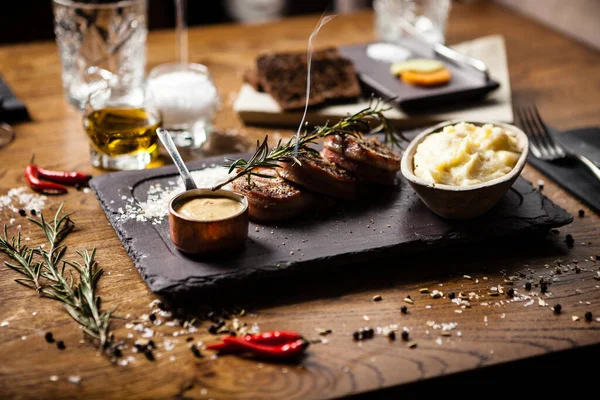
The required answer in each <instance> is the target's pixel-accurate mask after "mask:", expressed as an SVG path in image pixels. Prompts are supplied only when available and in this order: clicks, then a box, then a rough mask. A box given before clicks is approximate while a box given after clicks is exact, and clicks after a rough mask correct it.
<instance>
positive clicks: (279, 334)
mask: <svg viewBox="0 0 600 400" xmlns="http://www.w3.org/2000/svg"><path fill="white" fill-rule="evenodd" d="M241 339H242V340H245V341H247V342H250V343H258V344H264V345H269V346H274V345H282V344H286V343H291V342H295V341H296V340H299V339H302V336H300V334H299V333H297V332H292V331H273V332H265V333H260V334H257V335H246V336H243V337H242V338H241ZM231 347H232V346H228V345H227V344H226V343H224V342H222V343H215V344H211V345H209V346H207V347H206V348H207V349H209V350H219V351H235V350H237V348H238V347H237V346H236V348H231Z"/></svg>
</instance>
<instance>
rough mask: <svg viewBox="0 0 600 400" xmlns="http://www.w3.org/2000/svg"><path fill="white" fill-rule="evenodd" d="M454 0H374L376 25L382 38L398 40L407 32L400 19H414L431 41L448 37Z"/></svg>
mask: <svg viewBox="0 0 600 400" xmlns="http://www.w3.org/2000/svg"><path fill="white" fill-rule="evenodd" d="M450 7H451V3H450V0H374V1H373V8H374V9H375V27H376V31H377V35H378V36H379V39H380V40H382V41H384V42H390V43H396V42H398V40H399V39H400V38H402V37H403V36H411V35H410V34H407V33H406V32H405V30H404V29H403V28H402V24H401V23H400V22H399V20H400V18H403V19H404V20H406V21H407V22H409V23H411V24H412V25H413V26H414V27H415V28H416V29H417V30H418V31H420V33H421V34H422V36H423V37H424V38H426V39H427V41H428V42H429V43H431V44H434V43H441V44H443V43H444V41H445V35H446V22H447V20H448V14H449V13H450Z"/></svg>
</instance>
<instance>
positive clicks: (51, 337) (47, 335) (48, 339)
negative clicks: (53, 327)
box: [44, 332, 54, 343]
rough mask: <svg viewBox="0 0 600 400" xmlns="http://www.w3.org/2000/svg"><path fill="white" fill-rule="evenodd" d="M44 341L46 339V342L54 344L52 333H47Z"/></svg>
mask: <svg viewBox="0 0 600 400" xmlns="http://www.w3.org/2000/svg"><path fill="white" fill-rule="evenodd" d="M44 339H46V342H48V343H54V336H53V335H52V332H46V334H45V335H44Z"/></svg>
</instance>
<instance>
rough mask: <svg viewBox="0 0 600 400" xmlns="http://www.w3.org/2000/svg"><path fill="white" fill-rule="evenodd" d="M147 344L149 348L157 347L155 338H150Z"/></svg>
mask: <svg viewBox="0 0 600 400" xmlns="http://www.w3.org/2000/svg"><path fill="white" fill-rule="evenodd" d="M146 346H147V347H148V348H149V349H156V343H154V340H148V344H147V345H146Z"/></svg>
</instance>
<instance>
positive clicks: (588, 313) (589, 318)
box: [585, 311, 592, 321]
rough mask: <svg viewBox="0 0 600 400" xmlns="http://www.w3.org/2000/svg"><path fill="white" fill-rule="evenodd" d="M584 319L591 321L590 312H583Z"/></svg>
mask: <svg viewBox="0 0 600 400" xmlns="http://www.w3.org/2000/svg"><path fill="white" fill-rule="evenodd" d="M585 320H586V321H591V320H592V312H591V311H588V312H586V313H585Z"/></svg>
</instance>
